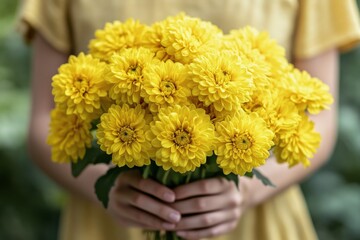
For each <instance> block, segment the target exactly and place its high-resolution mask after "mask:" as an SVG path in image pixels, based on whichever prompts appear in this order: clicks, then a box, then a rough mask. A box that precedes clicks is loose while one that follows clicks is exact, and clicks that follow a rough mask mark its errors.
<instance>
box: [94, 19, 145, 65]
mask: <svg viewBox="0 0 360 240" xmlns="http://www.w3.org/2000/svg"><path fill="white" fill-rule="evenodd" d="M147 30H148V27H147V26H146V25H143V24H141V23H140V22H139V21H135V20H134V19H128V20H127V21H125V22H119V21H115V22H113V23H106V25H105V27H104V29H101V30H97V31H96V32H95V39H93V40H91V41H90V44H89V50H90V53H91V54H92V55H93V56H95V57H97V58H99V59H101V60H103V61H109V60H110V57H111V55H112V54H113V53H116V52H119V51H120V50H122V49H124V48H132V47H140V46H143V44H144V42H145V39H144V35H145V33H146V32H147Z"/></svg>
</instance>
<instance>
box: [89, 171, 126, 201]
mask: <svg viewBox="0 0 360 240" xmlns="http://www.w3.org/2000/svg"><path fill="white" fill-rule="evenodd" d="M128 170H129V168H127V167H122V168H119V167H113V168H110V169H109V170H108V171H107V172H106V173H105V174H104V175H103V176H101V177H100V178H99V179H98V180H97V181H96V183H95V193H96V196H97V197H98V199H99V200H100V202H101V203H102V204H103V206H104V208H107V206H108V203H109V192H110V189H111V188H112V186H113V185H114V183H115V180H116V178H117V177H118V176H119V174H121V173H122V172H124V171H128Z"/></svg>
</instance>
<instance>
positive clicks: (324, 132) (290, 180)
mask: <svg viewBox="0 0 360 240" xmlns="http://www.w3.org/2000/svg"><path fill="white" fill-rule="evenodd" d="M295 66H296V67H297V68H299V69H302V70H306V71H308V72H309V73H310V74H311V75H312V76H314V77H317V78H319V79H321V80H322V81H324V82H325V83H326V84H328V85H329V86H330V89H331V94H332V95H333V96H334V100H335V101H334V103H333V105H332V106H331V110H325V111H323V112H321V113H320V114H319V115H316V116H311V118H312V119H313V121H315V125H316V130H317V131H318V132H319V133H320V134H321V136H322V142H321V145H320V148H319V149H318V151H317V153H316V154H315V156H314V158H313V159H311V166H310V167H308V168H304V167H303V166H301V165H298V166H294V167H292V168H290V169H289V167H288V166H287V165H286V164H278V163H276V160H275V159H274V158H270V159H268V162H267V163H266V165H264V166H262V167H260V168H259V170H260V171H261V172H262V173H263V174H264V175H265V176H267V177H268V178H269V179H270V180H271V181H272V182H273V183H274V184H275V185H276V187H275V188H273V187H269V186H265V185H263V184H262V183H261V182H260V181H259V180H257V179H256V178H253V179H249V178H247V177H240V191H238V190H237V189H236V188H235V187H234V184H233V183H232V182H229V181H226V180H223V179H220V178H216V179H206V180H202V181H198V182H194V183H191V184H189V185H184V186H180V187H178V188H175V189H174V191H175V194H176V198H177V201H176V202H175V203H174V204H173V206H174V207H175V209H177V210H178V211H179V212H180V213H181V214H189V213H191V215H189V216H185V217H183V218H182V219H181V221H180V222H179V223H178V224H177V226H176V230H177V232H178V235H180V236H181V237H184V238H186V239H199V238H204V237H213V236H218V235H221V234H225V233H227V232H230V231H231V230H232V229H234V228H235V227H236V225H237V222H238V220H239V219H240V218H241V215H242V214H243V212H244V211H246V209H248V208H250V207H254V206H256V205H258V204H260V203H262V202H265V201H267V200H268V199H270V198H271V197H273V196H275V195H276V194H279V193H280V192H282V191H284V190H285V189H287V188H288V187H290V186H292V185H293V184H296V183H299V182H300V181H302V180H303V179H304V178H306V177H307V176H308V175H310V174H311V173H313V172H314V171H315V170H317V169H318V168H319V167H320V166H322V165H323V164H324V163H325V162H326V161H327V160H328V159H329V157H330V155H331V153H332V151H333V148H334V145H335V142H336V129H337V99H338V97H337V95H338V53H337V50H335V49H333V50H330V51H328V52H325V53H323V54H321V55H319V56H316V57H314V58H311V59H297V60H296V61H295Z"/></svg>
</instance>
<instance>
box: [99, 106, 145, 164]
mask: <svg viewBox="0 0 360 240" xmlns="http://www.w3.org/2000/svg"><path fill="white" fill-rule="evenodd" d="M100 120H101V121H100V123H99V124H98V130H97V133H96V136H97V138H98V143H99V145H100V148H101V150H103V151H105V152H106V153H107V154H112V163H113V164H116V165H117V166H119V167H122V166H124V165H127V166H128V167H133V166H139V167H141V166H143V165H148V164H150V156H151V155H152V146H151V143H150V142H149V141H147V140H146V139H145V132H146V131H147V130H148V129H149V127H150V126H149V123H150V121H151V115H148V114H146V112H145V110H144V109H142V108H141V107H140V106H139V105H138V106H136V107H135V108H130V107H129V106H128V105H127V104H124V105H123V106H122V107H121V106H119V105H112V106H111V107H110V108H109V111H108V112H107V113H104V114H103V115H102V116H101V119H100Z"/></svg>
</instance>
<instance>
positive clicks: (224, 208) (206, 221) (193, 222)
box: [171, 177, 245, 239]
mask: <svg viewBox="0 0 360 240" xmlns="http://www.w3.org/2000/svg"><path fill="white" fill-rule="evenodd" d="M174 192H175V196H176V201H175V203H172V204H171V206H172V207H174V208H175V209H177V210H178V211H179V212H180V213H181V215H182V218H181V220H180V222H179V223H177V224H176V229H175V231H176V232H177V235H178V236H180V237H183V238H186V239H200V238H206V237H214V236H218V235H221V234H225V233H228V232H230V231H231V230H233V229H234V228H235V227H236V225H237V223H238V220H239V218H240V216H241V215H242V213H243V212H244V208H245V207H244V204H243V203H244V197H243V196H242V194H241V193H240V192H239V190H238V189H237V187H236V186H235V184H234V183H233V182H230V181H228V180H226V179H224V178H220V177H219V178H212V179H205V180H200V181H197V182H193V183H190V184H186V185H183V186H179V187H177V188H175V189H174Z"/></svg>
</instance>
